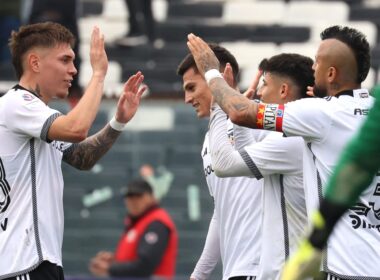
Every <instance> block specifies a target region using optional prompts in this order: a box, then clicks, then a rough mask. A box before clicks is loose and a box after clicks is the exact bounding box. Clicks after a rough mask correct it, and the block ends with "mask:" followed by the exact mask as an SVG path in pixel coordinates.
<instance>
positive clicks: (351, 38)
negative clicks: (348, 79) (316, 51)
mask: <svg viewBox="0 0 380 280" xmlns="http://www.w3.org/2000/svg"><path fill="white" fill-rule="evenodd" d="M321 39H322V40H326V39H336V40H339V41H341V42H343V43H344V44H346V45H347V46H348V47H349V48H350V49H351V50H352V51H353V52H354V55H355V60H356V65H357V68H358V69H357V70H358V71H357V77H356V82H357V83H359V84H360V83H361V82H363V81H364V80H365V78H366V77H367V75H368V72H369V69H370V66H371V64H370V63H371V53H370V47H369V43H368V41H367V39H366V37H365V35H364V34H363V33H361V32H360V31H358V30H356V29H354V28H350V27H347V26H344V27H342V26H339V25H335V26H331V27H329V28H326V29H325V30H324V31H322V33H321Z"/></svg>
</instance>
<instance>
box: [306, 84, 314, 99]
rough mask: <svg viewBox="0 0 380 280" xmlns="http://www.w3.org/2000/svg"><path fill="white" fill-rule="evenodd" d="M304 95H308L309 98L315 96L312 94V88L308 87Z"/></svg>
mask: <svg viewBox="0 0 380 280" xmlns="http://www.w3.org/2000/svg"><path fill="white" fill-rule="evenodd" d="M306 94H307V95H309V96H311V97H314V96H315V94H314V88H313V87H310V86H308V87H307V91H306Z"/></svg>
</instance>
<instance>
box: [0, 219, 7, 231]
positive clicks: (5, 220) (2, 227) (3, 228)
mask: <svg viewBox="0 0 380 280" xmlns="http://www.w3.org/2000/svg"><path fill="white" fill-rule="evenodd" d="M7 225H8V218H5V219H4V221H1V222H0V227H1V229H2V230H3V231H6V230H7Z"/></svg>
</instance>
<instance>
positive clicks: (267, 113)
mask: <svg viewBox="0 0 380 280" xmlns="http://www.w3.org/2000/svg"><path fill="white" fill-rule="evenodd" d="M284 109H285V107H284V105H282V104H281V105H278V104H264V103H260V104H259V105H258V111H257V115H256V127H257V128H259V129H265V130H272V131H279V132H282V121H283V117H284Z"/></svg>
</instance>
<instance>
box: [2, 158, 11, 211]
mask: <svg viewBox="0 0 380 280" xmlns="http://www.w3.org/2000/svg"><path fill="white" fill-rule="evenodd" d="M10 191H11V187H10V186H9V184H8V181H7V179H6V177H5V169H4V165H3V161H2V160H1V159H0V214H1V213H4V212H5V211H6V210H7V208H8V206H9V204H10V203H11V197H10V195H9V193H10Z"/></svg>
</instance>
